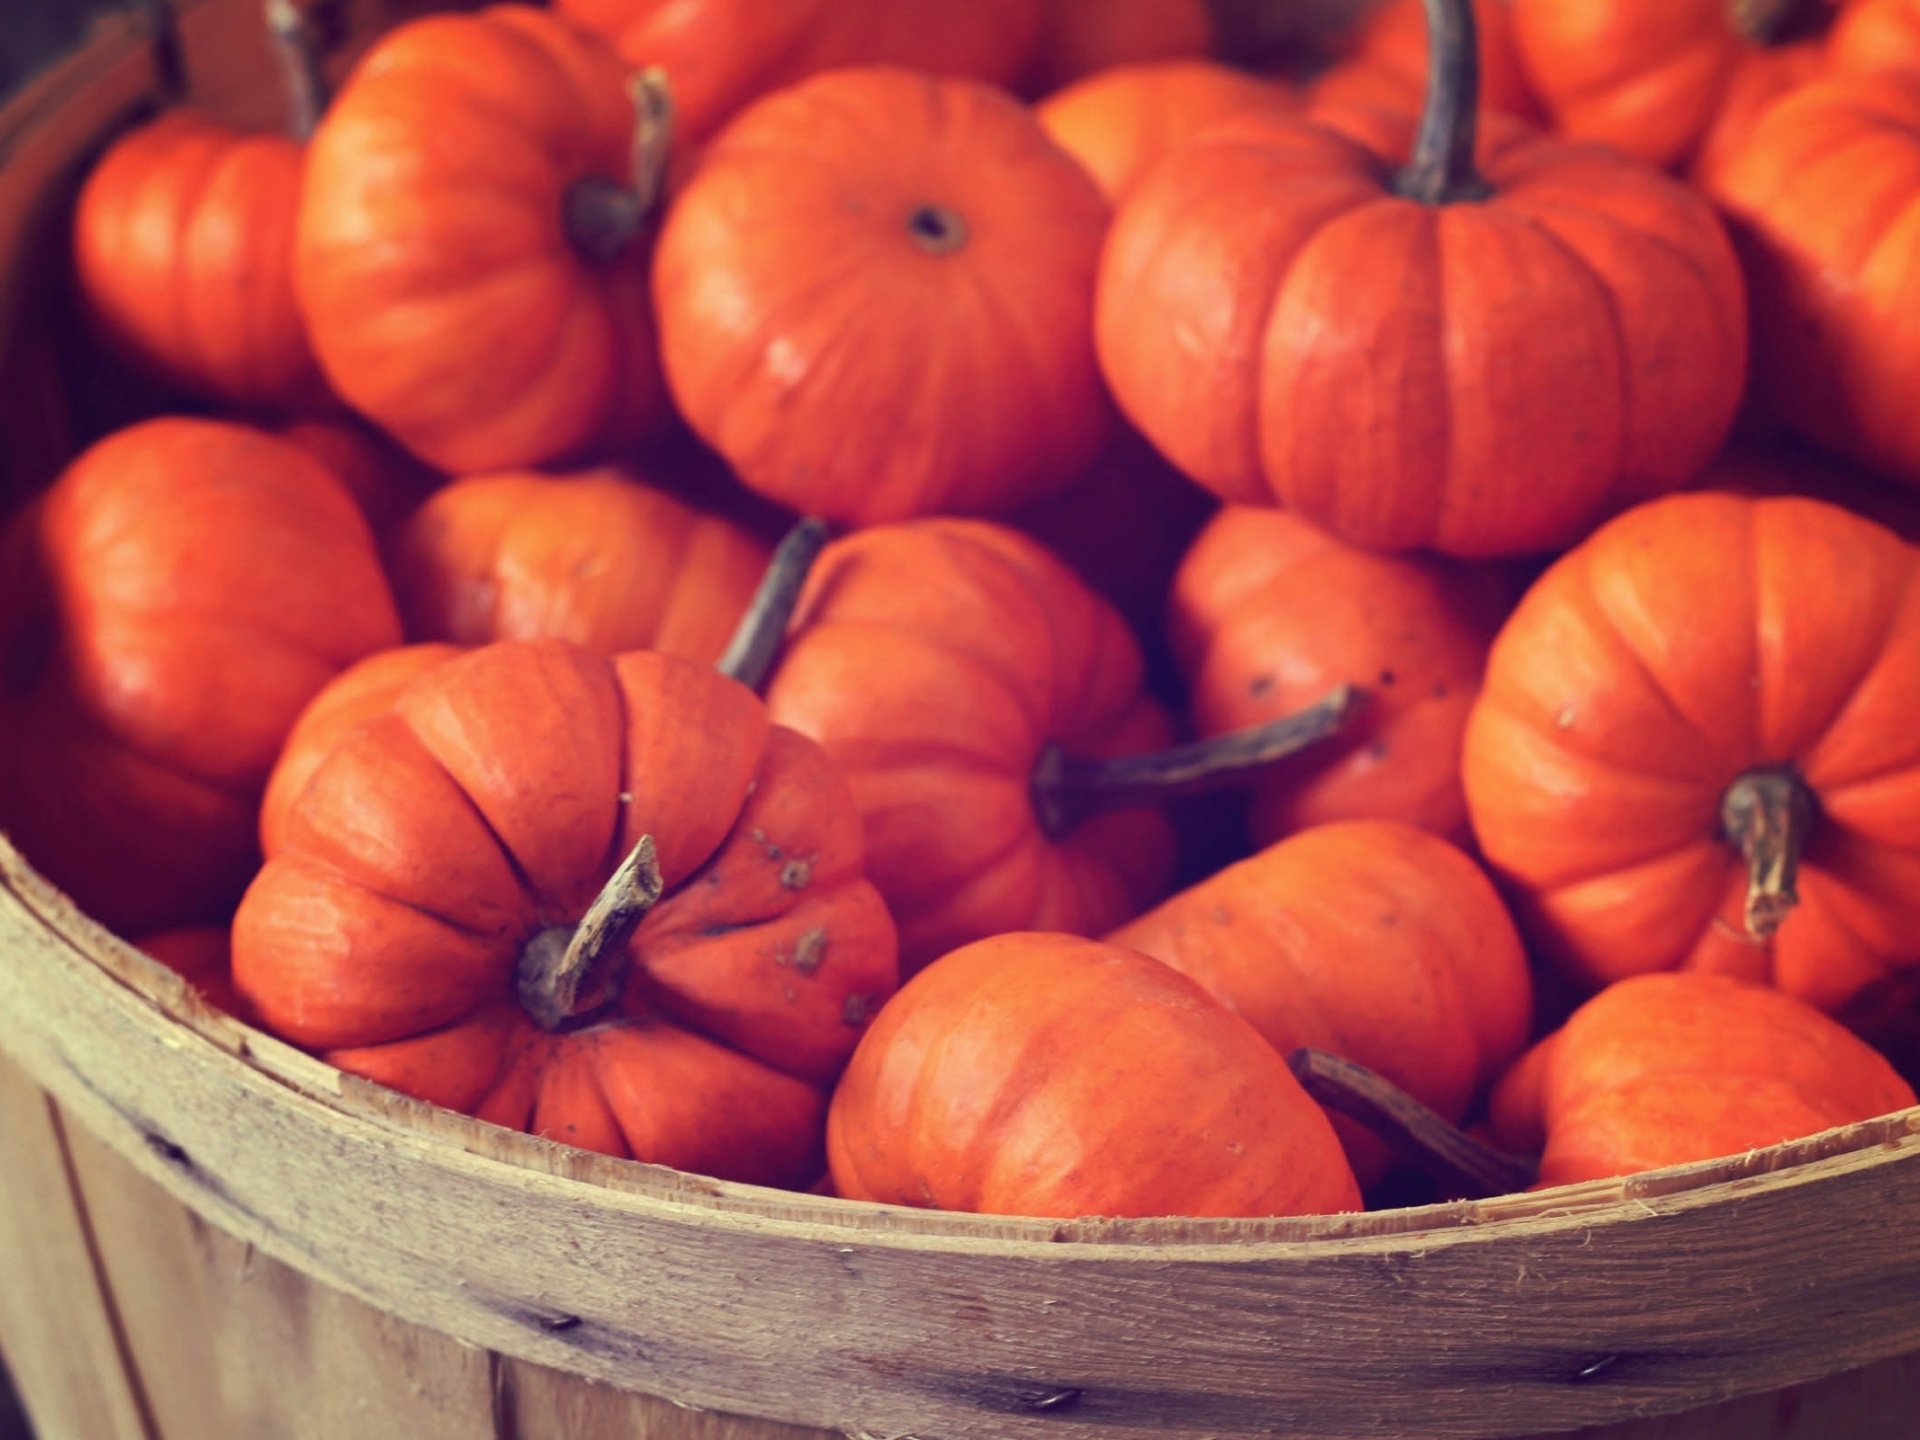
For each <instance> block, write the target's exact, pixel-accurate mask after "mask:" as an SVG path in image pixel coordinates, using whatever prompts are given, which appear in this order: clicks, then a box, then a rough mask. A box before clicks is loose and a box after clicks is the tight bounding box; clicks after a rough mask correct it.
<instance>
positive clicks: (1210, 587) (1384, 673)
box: [1168, 505, 1505, 844]
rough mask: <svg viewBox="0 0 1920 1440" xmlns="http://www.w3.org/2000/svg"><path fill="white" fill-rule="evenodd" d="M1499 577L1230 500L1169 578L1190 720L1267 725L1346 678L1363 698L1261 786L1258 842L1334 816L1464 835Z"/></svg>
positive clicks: (1211, 729) (1255, 816) (1198, 724)
mask: <svg viewBox="0 0 1920 1440" xmlns="http://www.w3.org/2000/svg"><path fill="white" fill-rule="evenodd" d="M1504 588H1505V587H1504V586H1503V585H1502V584H1501V582H1500V581H1499V579H1498V578H1497V577H1495V576H1493V575H1491V574H1489V573H1487V572H1485V571H1482V570H1473V569H1468V568H1467V567H1465V566H1461V565H1457V564H1454V563H1451V562H1448V561H1443V560H1436V559H1431V558H1416V557H1411V556H1392V555H1376V554H1373V553H1372V552H1370V551H1366V550H1361V549H1357V548H1355V547H1354V546H1351V545H1348V544H1345V543H1344V542H1342V541H1340V540H1337V539H1335V538H1334V537H1333V536H1331V535H1329V534H1328V533H1327V532H1326V531H1324V530H1322V529H1320V528H1319V527H1318V526H1316V525H1313V524H1311V523H1309V522H1308V521H1306V520H1302V519H1300V518H1299V517H1298V516H1297V515H1294V514H1292V513H1291V512H1289V511H1285V510H1261V509H1255V508H1253V507H1250V506H1244V505H1230V506H1228V507H1227V508H1225V509H1224V510H1222V511H1221V512H1220V513H1219V514H1218V515H1216V516H1215V517H1214V518H1213V520H1212V521H1211V522H1210V523H1209V524H1208V525H1207V527H1206V529H1205V530H1203V531H1201V533H1200V536H1199V538H1198V539H1197V540H1195V541H1194V543H1193V546H1192V548H1191V549H1190V550H1188V552H1187V555H1186V558H1185V559H1184V560H1183V561H1182V562H1181V565H1180V569H1179V572H1178V574H1177V575H1176V576H1175V577H1174V582H1173V587H1172V595H1171V599H1170V601H1169V605H1168V627H1169V630H1170V633H1171V637H1172V642H1173V651H1174V656H1175V658H1176V659H1177V661H1178V662H1179V665H1180V670H1181V673H1182V674H1183V675H1184V676H1185V677H1186V681H1187V687H1188V693H1189V695H1190V696H1191V705H1192V716H1193V725H1194V729H1195V731H1196V732H1197V733H1198V734H1200V735H1203V736H1204V735H1224V734H1229V733H1231V732H1233V731H1235V730H1242V729H1245V728H1247V727H1248V726H1251V725H1260V724H1265V723H1266V722H1267V721H1270V720H1273V719H1275V718H1276V717H1278V716H1280V715H1284V714H1287V713H1289V712H1290V711H1291V710H1294V709H1298V708H1299V706H1300V705H1301V704H1302V703H1303V702H1304V701H1307V700H1311V699H1312V698H1313V697H1315V696H1318V695H1323V694H1325V693H1326V692H1327V691H1328V690H1329V689H1331V688H1332V687H1333V686H1335V685H1338V684H1343V683H1344V684H1351V685H1355V686H1360V687H1364V688H1365V689H1366V690H1367V692H1368V697H1369V698H1368V703H1367V705H1366V707H1365V708H1364V709H1363V710H1362V711H1361V713H1360V714H1359V715H1358V716H1357V717H1356V718H1355V720H1354V722H1353V724H1352V725H1350V726H1349V727H1348V729H1347V730H1346V732H1345V733H1344V734H1343V735H1342V737H1341V740H1340V743H1339V744H1338V745H1337V746H1329V747H1326V748H1324V749H1323V750H1322V751H1320V753H1319V755H1318V756H1317V757H1316V759H1315V760H1314V761H1313V762H1312V767H1311V768H1310V769H1309V768H1308V766H1307V765H1306V764H1305V763H1303V764H1301V765H1296V766H1293V767H1290V768H1289V770H1288V771H1287V773H1285V774H1284V775H1281V776H1279V777H1277V778H1276V779H1275V780H1273V781H1271V782H1267V783H1264V784H1262V785H1260V786H1258V787H1257V788H1256V789H1255V790H1254V802H1253V809H1252V812H1251V815H1250V821H1251V827H1252V831H1253V835H1254V838H1255V839H1256V840H1257V841H1258V842H1259V843H1261V844H1269V843H1271V842H1273V841H1275V840H1278V839H1279V838H1280V837H1281V836H1283V835H1289V834H1292V833H1293V832H1294V831H1296V830H1303V829H1306V828H1307V827H1309V826H1313V825H1322V824H1326V823H1328V822H1329V821H1334V820H1358V819H1378V820H1395V821H1399V822H1402V823H1404V824H1408V825H1417V826H1420V827H1421V828H1423V829H1426V830H1430V831H1432V832H1433V833H1435V834H1437V835H1445V836H1450V837H1456V836H1464V834H1465V833H1466V828H1467V802H1466V796H1465V795H1464V794H1463V793H1462V791H1461V789H1460V737H1461V735H1462V733H1463V732H1464V731H1465V729H1466V724H1467V712H1468V710H1469V709H1471V708H1472V705H1473V700H1474V697H1475V696H1476V695H1477V694H1478V693H1479V690H1480V676H1481V673H1482V671H1483V670H1484V669H1485V668H1486V662H1487V647H1488V646H1489V645H1491V644H1492V643H1493V635H1494V632H1495V631H1496V630H1497V629H1499V627H1500V621H1501V620H1502V619H1503V618H1504V615H1503V611H1504V608H1505V606H1504V604H1503V601H1504V600H1505V595H1504V594H1503V591H1504Z"/></svg>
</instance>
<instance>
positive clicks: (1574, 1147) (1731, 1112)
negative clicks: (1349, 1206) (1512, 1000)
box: [1492, 975, 1915, 1186]
mask: <svg viewBox="0 0 1920 1440" xmlns="http://www.w3.org/2000/svg"><path fill="white" fill-rule="evenodd" d="M1914 1103H1915V1099H1914V1093H1913V1090H1912V1088H1911V1087H1910V1086H1909V1085H1908V1084H1907V1083H1906V1082H1905V1081H1904V1080H1902V1079H1901V1078H1900V1077H1899V1076H1898V1075H1897V1074H1895V1073H1894V1070H1893V1067H1892V1066H1891V1065H1889V1064H1888V1063H1887V1062H1886V1060H1885V1059H1883V1058H1882V1057H1881V1056H1880V1055H1879V1054H1878V1053H1876V1052H1875V1051H1874V1050H1873V1049H1872V1048H1870V1047H1869V1046H1868V1045H1866V1044H1865V1043H1864V1042H1863V1041H1861V1040H1859V1039H1858V1038H1856V1037H1855V1036H1854V1035H1852V1034H1851V1033H1849V1032H1848V1031H1847V1030H1846V1029H1844V1028H1843V1027H1842V1026H1840V1025H1839V1024H1838V1023H1836V1022H1835V1021H1833V1020H1830V1019H1828V1018H1827V1017H1826V1016H1824V1015H1822V1014H1820V1013H1819V1012H1818V1011H1816V1010H1813V1009H1810V1008H1809V1007H1807V1006H1805V1005H1802V1004H1801V1003H1799V1002H1798V1001H1796V1000H1793V999H1791V998H1789V997H1788V996H1785V995H1781V994H1778V993H1777V992H1775V991H1772V990H1768V989H1765V988H1763V987H1760V986H1752V985H1744V984H1741V983H1739V982H1737V981H1735V980H1732V979H1730V978H1728V977H1726V976H1723V975H1642V976H1637V977H1635V978H1633V979H1629V980H1623V981H1621V982H1620V983H1619V984H1618V985H1615V986H1614V987H1612V988H1611V989H1609V990H1607V991H1605V992H1603V993H1602V994H1600V995H1598V996H1596V997H1594V998H1593V999H1592V1000H1589V1001H1588V1002H1587V1003H1586V1004H1585V1005H1583V1006H1582V1007H1581V1008H1580V1009H1579V1010H1578V1011H1576V1012H1575V1013H1574V1015H1573V1017H1572V1018H1571V1019H1570V1020H1568V1021H1567V1023H1566V1025H1565V1026H1563V1027H1562V1028H1561V1029H1560V1030H1558V1031H1556V1032H1555V1033H1554V1034H1552V1035H1549V1036H1548V1037H1547V1038H1546V1039H1545V1040H1543V1041H1541V1042H1540V1043H1539V1044H1538V1045H1536V1046H1535V1047H1534V1048H1533V1049H1532V1050H1530V1051H1529V1052H1528V1053H1527V1055H1526V1056H1525V1058H1523V1059H1522V1060H1521V1061H1520V1063H1519V1064H1518V1065H1516V1066H1515V1067H1514V1068H1513V1070H1512V1071H1511V1072H1510V1073H1509V1074H1508V1075H1507V1076H1506V1077H1505V1078H1504V1079H1503V1080H1502V1081H1501V1082H1500V1085H1499V1087H1498V1088H1497V1089H1496V1090H1495V1091H1494V1095H1493V1109H1492V1121H1493V1133H1494V1136H1495V1138H1496V1140H1497V1141H1499V1142H1500V1143H1502V1144H1504V1145H1506V1146H1508V1147H1509V1148H1512V1149H1515V1150H1520V1151H1525V1152H1529V1153H1532V1152H1539V1151H1542V1150H1544V1154H1543V1155H1542V1157H1541V1164H1540V1183H1541V1184H1542V1185H1543V1186H1545V1185H1570V1184H1574V1183H1576V1182H1578V1181H1581V1180H1599V1179H1604V1178H1606V1177H1608V1176H1612V1175H1631V1174H1634V1173H1636V1172H1638V1171H1642V1170H1655V1169H1659V1168H1660V1167H1662V1166H1666V1165H1684V1164H1686V1163H1688V1162H1690V1161H1695V1160H1713V1159H1718V1158H1719V1157H1721V1156H1724V1155H1740V1154H1744V1153H1745V1152H1747V1151H1749V1150H1758V1149H1762V1148H1764V1147H1766V1146H1768V1145H1777V1144H1779V1143H1781V1142H1782V1141H1785V1140H1797V1139H1800V1138H1801V1137H1803V1136H1807V1135H1817V1134H1818V1133H1819V1132H1820V1131H1822V1130H1828V1129H1831V1128H1833V1127H1834V1126H1837V1125H1847V1124H1852V1123H1853V1122H1855V1121H1859V1120H1870V1119H1872V1118H1874V1117H1875V1116H1877V1115H1885V1114H1888V1113H1890V1112H1892V1111H1895V1110H1904V1109H1906V1108H1907V1107H1908V1106H1910V1105H1913V1104H1914Z"/></svg>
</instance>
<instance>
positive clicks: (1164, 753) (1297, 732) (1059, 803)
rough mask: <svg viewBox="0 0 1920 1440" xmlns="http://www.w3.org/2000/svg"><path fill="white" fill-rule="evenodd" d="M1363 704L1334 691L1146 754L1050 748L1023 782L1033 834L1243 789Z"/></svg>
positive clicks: (1055, 834) (1347, 692)
mask: <svg viewBox="0 0 1920 1440" xmlns="http://www.w3.org/2000/svg"><path fill="white" fill-rule="evenodd" d="M1363 698H1364V695H1363V693H1362V692H1361V691H1359V690H1357V689H1355V688H1354V687H1353V686H1351V685H1342V686H1340V687H1339V688H1337V689H1336V690H1334V691H1332V692H1331V693H1330V694H1328V695H1327V696H1326V697H1325V698H1324V699H1322V700H1321V701H1319V702H1318V703H1317V704H1315V705H1312V706H1309V707H1308V708H1307V709H1305V710H1302V711H1300V712H1299V713H1298V714H1295V715H1285V716H1282V717H1281V718H1280V719H1278V720H1272V721H1269V722H1268V723H1267V724H1265V725H1261V726H1258V727H1256V728H1254V729H1252V730H1239V731H1236V732H1235V733H1233V734H1231V735H1218V736H1215V737H1214V738H1213V739H1211V740H1200V741H1196V742H1195V743H1194V744H1191V745H1177V746H1175V747H1174V748H1173V749H1171V750H1160V751H1156V752H1155V753H1153V754H1151V755H1123V756H1121V757H1120V758H1118V759H1116V760H1086V759H1081V758H1078V757H1076V756H1072V755H1069V754H1067V753H1066V751H1065V750H1064V749H1063V748H1062V747H1061V746H1060V745H1059V744H1058V743H1057V742H1056V743H1053V744H1050V745H1048V746H1047V748H1046V749H1044V750H1042V751H1041V752H1040V758H1039V760H1037V761H1036V762H1035V763H1034V767H1033V778H1032V779H1031V781H1030V782H1029V788H1030V789H1031V791H1032V794H1033V808H1034V813H1035V814H1036V815H1037V816H1038V817H1039V820H1040V825H1041V828H1042V829H1043V830H1045V831H1046V833H1047V834H1048V835H1049V836H1051V837H1052V838H1054V839H1056V840H1057V839H1059V838H1060V837H1061V836H1063V835H1065V834H1067V832H1068V831H1070V830H1072V829H1073V827H1074V826H1076V825H1078V824H1079V823H1080V822H1081V821H1082V820H1084V819H1086V818H1087V817H1088V816H1089V815H1097V814H1099V813H1101V812H1102V811H1106V810H1126V809H1131V808H1133V807H1135V806H1139V805H1158V804H1161V803H1163V802H1165V801H1168V800H1173V799H1177V798H1179V797H1181V796H1185V795H1201V794H1205V793H1206V792H1208V791H1211V790H1224V789H1227V788H1229V787H1231V786H1234V785H1239V784H1244V783H1245V782H1246V781H1247V779H1248V778H1249V777H1250V776H1252V775H1254V774H1256V773H1258V772H1259V771H1262V770H1265V769H1266V768H1268V767H1269V766H1271V765H1275V764H1277V763H1279V762H1280V761H1282V760H1285V759H1287V758H1288V757H1289V756H1293V755H1297V754H1299V753H1300V752H1301V751H1302V750H1306V749H1308V748H1309V747H1311V746H1314V745H1318V744H1320V743H1321V742H1323V741H1325V740H1328V739H1331V738H1332V737H1333V736H1335V735H1338V734H1339V733H1340V731H1341V730H1342V729H1344V728H1345V726H1346V724H1347V721H1348V720H1349V719H1351V718H1352V716H1353V713H1354V711H1355V710H1356V709H1358V708H1359V704H1360V701H1361V700H1362V699H1363Z"/></svg>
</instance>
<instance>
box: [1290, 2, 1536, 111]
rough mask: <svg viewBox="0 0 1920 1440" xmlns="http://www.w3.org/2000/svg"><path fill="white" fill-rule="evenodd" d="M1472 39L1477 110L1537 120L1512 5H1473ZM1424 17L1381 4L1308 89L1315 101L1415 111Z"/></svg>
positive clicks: (1423, 60) (1423, 85)
mask: <svg viewBox="0 0 1920 1440" xmlns="http://www.w3.org/2000/svg"><path fill="white" fill-rule="evenodd" d="M1473 13H1474V19H1475V21H1476V22H1477V25H1478V28H1479V32H1480V104H1481V105H1482V107H1484V108H1485V109H1487V110H1498V111H1501V112H1503V113H1505V114H1508V115H1518V116H1519V117H1520V118H1521V119H1523V120H1538V119H1539V118H1540V102H1539V101H1538V100H1536V99H1535V98H1534V94H1533V88H1532V87H1531V86H1530V85H1529V84H1528V83H1527V77H1526V74H1525V72H1524V71H1523V70H1522V69H1521V68H1520V56H1519V53H1518V51H1517V50H1516V49H1515V47H1514V40H1513V0H1474V6H1473ZM1429 63H1430V61H1429V55H1428V50H1427V16H1426V10H1425V7H1424V5H1423V3H1422V0H1388V3H1386V4H1384V5H1380V6H1377V7H1375V8H1374V9H1373V10H1372V11H1371V12H1369V14H1368V15H1367V17H1366V19H1365V20H1364V21H1363V22H1362V23H1361V25H1360V29H1359V33H1358V34H1357V35H1356V36H1355V37H1354V42H1353V47H1352V49H1351V51H1350V52H1349V53H1348V55H1347V58H1346V59H1345V60H1343V61H1342V62H1341V63H1340V64H1338V65H1335V66H1333V67H1332V68H1331V69H1329V70H1328V71H1327V72H1326V73H1325V74H1324V75H1322V76H1321V77H1320V78H1319V79H1317V80H1316V81H1314V83H1313V87H1312V92H1311V93H1312V96H1313V98H1314V100H1315V101H1321V102H1329V103H1333V104H1339V105H1381V106H1385V107H1387V108H1389V109H1402V110H1414V111H1417V110H1418V109H1419V108H1420V105H1421V102H1422V101H1423V100H1424V99H1425V97H1426V89H1427V71H1428V67H1429Z"/></svg>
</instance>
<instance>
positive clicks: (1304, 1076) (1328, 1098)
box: [1287, 1049, 1540, 1199]
mask: <svg viewBox="0 0 1920 1440" xmlns="http://www.w3.org/2000/svg"><path fill="white" fill-rule="evenodd" d="M1287 1068H1288V1069H1290V1070H1291V1071H1293V1075H1294V1078H1295V1079H1296V1080H1298V1081H1299V1082H1300V1088H1301V1089H1303V1090H1305V1091H1306V1092H1307V1094H1308V1095H1310V1096H1312V1097H1313V1098H1314V1099H1315V1100H1316V1101H1318V1102H1319V1103H1320V1104H1321V1105H1322V1106H1323V1107H1325V1108H1326V1109H1328V1110H1336V1111H1338V1112H1339V1113H1340V1114H1342V1115H1345V1116H1346V1117H1347V1118H1348V1119H1350V1120H1357V1121H1359V1122H1360V1123H1361V1124H1362V1125H1364V1126H1366V1127H1367V1128H1368V1129H1369V1130H1371V1131H1373V1132H1374V1134H1376V1135H1378V1136H1379V1137H1380V1138H1381V1139H1382V1140H1385V1141H1386V1142H1387V1143H1388V1144H1389V1145H1391V1146H1392V1147H1393V1148H1394V1150H1395V1151H1396V1152H1397V1153H1398V1154H1399V1155H1400V1156H1401V1158H1402V1159H1405V1160H1407V1161H1408V1162H1410V1163H1412V1164H1413V1165H1416V1166H1418V1167H1419V1168H1420V1169H1421V1170H1423V1171H1425V1172H1426V1173H1427V1174H1428V1175H1429V1176H1431V1177H1432V1178H1433V1179H1435V1180H1437V1181H1438V1182H1439V1183H1440V1184H1442V1185H1444V1186H1446V1187H1448V1188H1449V1189H1454V1190H1458V1191H1459V1192H1460V1193H1462V1194H1464V1195H1467V1196H1469V1197H1471V1198H1473V1199H1483V1198H1485V1197H1486V1196H1489V1195H1510V1194H1512V1193H1514V1192H1515V1191H1518V1190H1525V1189H1526V1188H1527V1187H1528V1186H1530V1185H1532V1184H1534V1183H1535V1182H1536V1181H1537V1180H1538V1179H1539V1178H1540V1172H1539V1169H1538V1167H1536V1166H1535V1165H1533V1164H1532V1163H1531V1162H1529V1161H1526V1160H1522V1159H1521V1158H1519V1157H1518V1156H1515V1155H1509V1154H1507V1153H1506V1152H1505V1151H1503V1150H1496V1149H1494V1148H1493V1147H1492V1146H1491V1145H1487V1144H1483V1143H1482V1142H1481V1141H1479V1140H1476V1139H1474V1138H1473V1136H1471V1135H1469V1134H1467V1132H1466V1131H1464V1130H1462V1129H1461V1128H1460V1127H1459V1126H1457V1125H1454V1124H1451V1123H1449V1122H1448V1121H1447V1120H1445V1119H1443V1118H1442V1117H1441V1116H1440V1115H1439V1114H1438V1113H1436V1112H1435V1111H1433V1110H1430V1109H1428V1108H1427V1107H1426V1106H1425V1105H1422V1104H1421V1103H1420V1102H1419V1101H1418V1100H1416V1099H1414V1098H1413V1096H1411V1095H1409V1094H1408V1093H1407V1092H1406V1091H1404V1090H1402V1089H1401V1088H1400V1087H1399V1086H1398V1085H1395V1084H1394V1083H1393V1082H1392V1081H1391V1080H1388V1079H1387V1078H1386V1077H1385V1076H1382V1075H1379V1074H1376V1073H1375V1072H1374V1071H1372V1070H1369V1069H1367V1067H1366V1066H1364V1065H1359V1064H1356V1063H1354V1062H1353V1061H1351V1060H1343V1059H1342V1058H1341V1057H1340V1056H1338V1055H1329V1054H1328V1053H1327V1052H1326V1051H1324V1050H1306V1049H1302V1050H1295V1051H1294V1052H1293V1053H1292V1054H1291V1055H1289V1056H1287Z"/></svg>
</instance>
